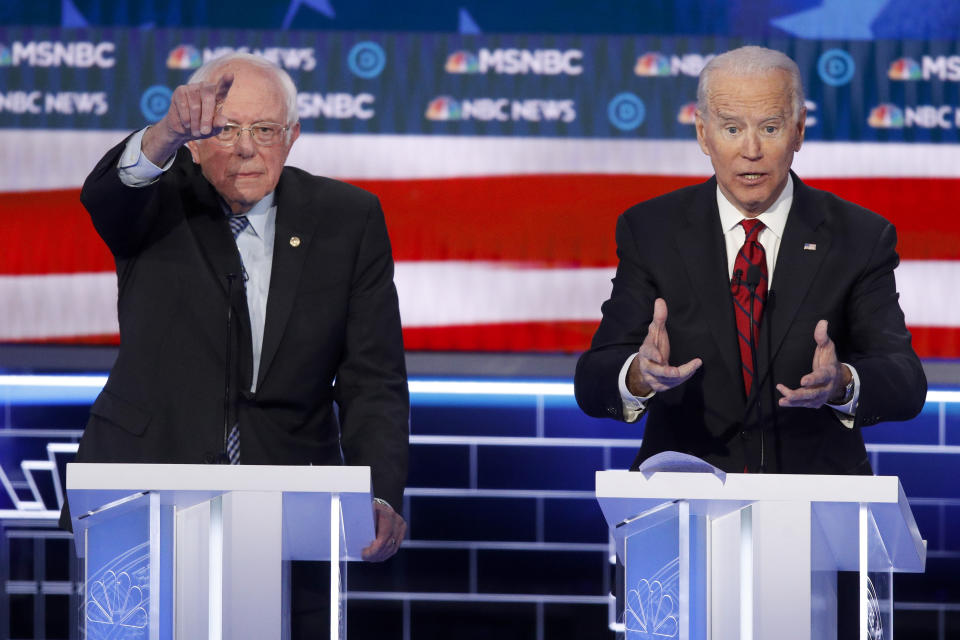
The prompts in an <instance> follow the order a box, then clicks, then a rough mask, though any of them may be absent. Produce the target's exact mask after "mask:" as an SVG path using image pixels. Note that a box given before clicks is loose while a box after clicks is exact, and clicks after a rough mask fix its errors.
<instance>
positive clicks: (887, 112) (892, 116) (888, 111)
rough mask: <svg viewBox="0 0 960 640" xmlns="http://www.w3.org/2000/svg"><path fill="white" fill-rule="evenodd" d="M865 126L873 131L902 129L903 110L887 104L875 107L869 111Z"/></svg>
mask: <svg viewBox="0 0 960 640" xmlns="http://www.w3.org/2000/svg"><path fill="white" fill-rule="evenodd" d="M867 124H868V125H870V126H871V127H873V128H874V129H903V126H904V119H903V109H901V108H900V107H898V106H897V105H895V104H890V103H888V102H887V103H884V104H881V105H877V106H876V107H874V108H873V109H871V110H870V117H869V118H867Z"/></svg>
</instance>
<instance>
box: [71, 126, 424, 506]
mask: <svg viewBox="0 0 960 640" xmlns="http://www.w3.org/2000/svg"><path fill="white" fill-rule="evenodd" d="M124 144H125V142H124V143H121V144H120V145H118V146H117V147H115V148H114V149H112V150H111V151H110V152H109V153H107V155H106V156H105V157H104V158H103V159H102V160H101V162H100V163H99V164H98V165H97V167H96V168H95V169H94V170H93V172H92V173H91V174H90V176H89V177H88V178H87V180H86V182H85V183H84V186H83V191H82V194H81V200H82V202H83V204H84V206H85V207H86V208H87V210H88V211H89V212H90V215H91V218H92V219H93V223H94V226H95V227H96V229H97V232H98V233H99V234H100V236H101V237H102V238H103V240H104V241H105V242H106V244H107V246H108V247H109V248H110V250H111V252H112V253H113V255H114V257H115V259H116V266H117V278H118V284H119V300H118V316H119V320H120V341H121V344H120V351H119V356H118V357H117V361H116V364H115V365H114V367H113V370H112V371H111V373H110V377H109V379H108V380H107V383H106V386H105V387H104V389H103V392H102V393H101V394H100V396H99V397H98V398H97V400H96V402H95V403H94V404H93V407H92V409H91V416H90V420H89V422H88V423H87V427H86V431H85V432H84V435H83V439H82V440H81V442H80V449H79V452H78V454H77V460H78V461H80V462H155V463H204V462H213V461H215V460H216V459H217V457H218V456H219V455H220V454H221V453H222V452H223V451H224V415H223V412H224V387H225V380H224V378H225V374H224V371H225V360H226V354H227V347H226V336H227V310H228V307H229V308H230V309H231V311H232V332H231V333H232V344H231V352H232V353H231V369H232V380H231V395H232V398H231V403H230V405H231V408H230V414H231V415H230V416H229V418H228V423H230V424H233V422H234V421H236V422H238V423H239V428H240V447H241V456H242V461H243V463H244V464H317V465H323V464H341V463H343V462H345V463H346V464H351V465H369V466H370V467H371V468H372V473H373V493H374V495H376V496H378V497H381V498H383V499H385V500H387V501H388V502H389V503H390V504H391V505H392V506H393V507H394V508H396V509H397V510H398V511H399V510H400V508H401V499H402V494H403V488H404V484H405V482H406V475H407V451H408V440H409V428H408V424H409V397H408V392H407V380H406V370H405V365H404V352H403V341H402V336H401V331H400V315H399V310H398V305H397V294H396V289H395V288H394V284H393V258H392V254H391V249H390V241H389V239H388V237H387V229H386V225H385V223H384V218H383V213H382V211H381V209H380V204H379V201H378V200H377V198H376V197H375V196H373V195H372V194H370V193H367V192H366V191H363V190H361V189H358V188H356V187H353V186H350V185H347V184H344V183H341V182H337V181H334V180H330V179H327V178H320V177H316V176H312V175H310V174H308V173H306V172H304V171H301V170H298V169H294V168H290V167H286V168H284V170H283V173H282V175H281V177H280V181H279V184H278V185H277V188H276V203H277V217H276V242H275V245H274V254H273V271H272V275H271V281H270V292H269V297H268V301H267V314H266V326H265V329H264V337H263V349H262V355H261V361H260V369H259V376H258V380H257V389H256V392H255V393H251V392H250V391H249V389H250V382H251V380H250V378H251V375H252V373H251V372H252V370H253V359H252V353H251V340H250V320H249V314H248V312H247V305H246V300H245V297H244V292H243V286H242V279H241V278H237V277H234V278H233V283H232V285H231V284H230V283H229V282H228V278H227V274H240V273H241V265H240V257H239V252H238V251H237V248H236V244H235V243H234V241H233V237H232V235H231V233H230V231H229V228H228V225H227V223H226V219H225V217H224V215H223V211H222V209H221V206H220V204H219V202H218V199H217V198H218V197H217V195H216V193H215V191H214V189H213V188H212V186H211V185H210V184H209V183H208V182H207V181H206V180H205V179H204V178H203V176H202V175H201V173H200V171H199V167H198V166H197V165H195V164H194V163H193V162H192V161H191V159H190V156H189V154H188V153H187V152H186V150H185V149H181V150H180V152H179V153H178V155H177V158H176V161H175V163H174V166H173V167H172V168H171V169H170V170H168V171H167V172H165V173H164V174H163V175H162V176H161V178H160V179H159V181H158V182H156V183H154V184H152V185H150V186H147V187H143V188H130V187H126V186H124V185H123V184H122V183H121V182H120V180H119V177H118V175H117V168H116V167H117V162H118V159H119V156H120V154H121V153H122V150H123V146H124ZM294 237H296V238H298V239H299V243H298V242H297V240H292V239H293V238H294ZM295 245H296V246H295ZM231 289H232V291H231V294H232V300H231V301H230V303H229V304H228V290H231ZM335 405H336V407H337V408H338V411H337V410H335V408H334V407H335ZM338 414H339V415H338Z"/></svg>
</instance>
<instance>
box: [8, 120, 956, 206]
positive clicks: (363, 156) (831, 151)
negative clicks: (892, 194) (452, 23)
mask: <svg viewBox="0 0 960 640" xmlns="http://www.w3.org/2000/svg"><path fill="white" fill-rule="evenodd" d="M128 133H129V132H125V131H69V130H68V131H57V130H49V129H39V130H34V129H3V130H0V166H2V167H4V170H3V171H2V172H0V191H34V190H43V189H66V188H76V187H79V186H80V185H82V184H83V180H84V179H85V178H86V177H87V174H88V173H89V172H90V171H91V170H92V169H93V167H94V166H95V165H96V163H97V162H98V161H99V160H100V157H101V156H102V155H103V154H104V153H105V152H106V151H107V149H109V148H110V147H112V146H113V145H115V144H117V143H118V142H120V141H121V140H123V138H124V137H125V136H126V135H128ZM958 151H960V145H956V144H903V143H865V142H808V143H806V144H804V146H803V149H802V150H801V151H800V152H799V153H798V154H797V156H796V162H795V165H794V168H795V169H796V170H797V173H798V174H799V175H800V177H801V178H857V177H872V176H879V177H930V178H934V177H941V178H957V177H960V163H958V162H956V158H957V155H958ZM289 163H290V164H291V165H293V166H297V167H300V168H302V169H305V170H307V171H309V172H311V173H315V174H317V175H324V176H333V177H341V178H347V179H415V178H426V179H430V178H455V177H472V176H510V175H524V174H529V175H539V174H597V175H607V174H622V175H666V176H694V177H696V176H702V177H706V176H709V175H711V174H713V169H712V168H711V166H710V161H709V158H707V157H706V156H705V155H703V153H702V152H701V151H700V147H699V146H697V143H696V141H694V140H692V139H691V140H689V141H685V140H610V139H590V138H521V137H494V136H421V135H366V134H353V135H347V134H317V133H313V134H304V135H302V136H300V138H299V139H298V140H297V142H296V144H294V145H293V149H292V151H291V153H290V158H289Z"/></svg>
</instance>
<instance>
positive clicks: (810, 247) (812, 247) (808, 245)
mask: <svg viewBox="0 0 960 640" xmlns="http://www.w3.org/2000/svg"><path fill="white" fill-rule="evenodd" d="M290 244H293V240H291V241H290ZM803 250H804V251H816V250H817V245H816V243H814V242H804V243H803Z"/></svg>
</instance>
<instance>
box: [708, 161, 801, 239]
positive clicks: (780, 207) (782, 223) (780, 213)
mask: <svg viewBox="0 0 960 640" xmlns="http://www.w3.org/2000/svg"><path fill="white" fill-rule="evenodd" d="M791 205H793V176H790V179H789V180H787V184H786V185H784V187H783V191H781V192H780V196H779V197H778V198H777V199H776V200H775V201H774V203H773V204H772V205H771V206H770V208H769V209H767V210H766V211H764V212H763V213H761V214H760V215H759V216H757V218H756V219H757V220H759V221H760V222H762V223H763V224H764V226H765V227H766V228H767V229H769V230H770V231H772V232H773V233H774V235H776V236H777V237H778V238H782V237H783V229H784V227H786V226H787V214H788V213H790V207H791ZM717 208H718V209H719V210H720V224H721V225H722V226H723V232H724V233H727V232H729V231H730V230H731V229H733V228H734V227H736V226H737V225H738V224H740V222H741V221H742V220H744V219H745V218H746V216H744V215H743V214H742V213H740V211H738V210H737V208H736V207H734V206H733V205H732V204H730V201H729V200H727V198H726V196H724V195H723V193H722V192H721V191H720V187H719V186H717Z"/></svg>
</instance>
